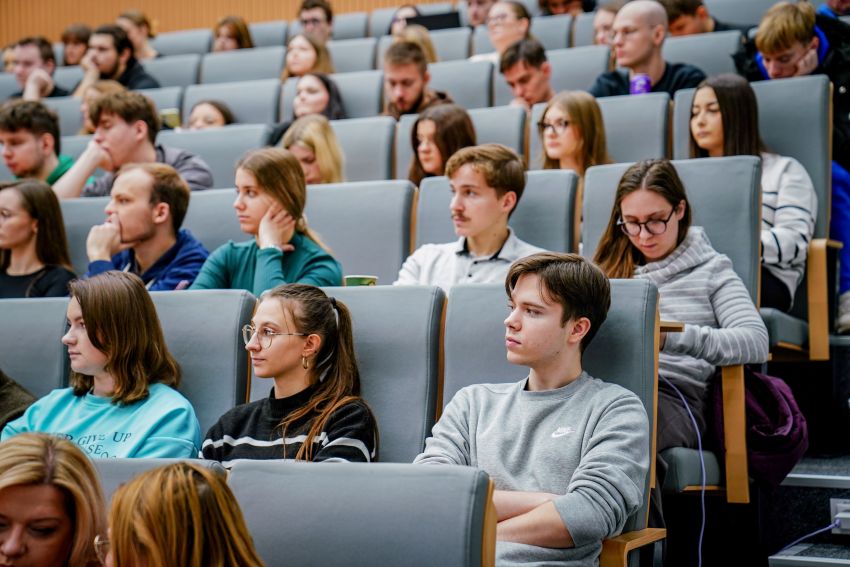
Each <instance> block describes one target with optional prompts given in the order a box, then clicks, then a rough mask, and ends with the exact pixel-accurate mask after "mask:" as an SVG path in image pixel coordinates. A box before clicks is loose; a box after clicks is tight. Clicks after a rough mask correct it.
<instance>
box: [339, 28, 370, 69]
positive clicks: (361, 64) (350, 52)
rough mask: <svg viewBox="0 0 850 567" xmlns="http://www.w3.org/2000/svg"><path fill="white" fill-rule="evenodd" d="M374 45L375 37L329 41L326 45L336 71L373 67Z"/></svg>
mask: <svg viewBox="0 0 850 567" xmlns="http://www.w3.org/2000/svg"><path fill="white" fill-rule="evenodd" d="M334 27H335V26H334ZM376 45H377V40H376V39H375V38H373V37H360V38H357V39H343V40H333V41H329V42H328V44H327V47H328V51H330V53H331V60H332V61H333V63H334V69H335V70H336V72H337V73H351V72H355V71H371V70H372V69H374V68H375V48H376Z"/></svg>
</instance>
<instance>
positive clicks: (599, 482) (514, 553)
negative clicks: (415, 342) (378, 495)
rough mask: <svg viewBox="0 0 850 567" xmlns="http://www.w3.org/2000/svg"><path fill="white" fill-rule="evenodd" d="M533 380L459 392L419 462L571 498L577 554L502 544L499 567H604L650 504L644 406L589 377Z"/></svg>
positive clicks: (566, 517) (567, 513)
mask: <svg viewBox="0 0 850 567" xmlns="http://www.w3.org/2000/svg"><path fill="white" fill-rule="evenodd" d="M526 382H527V380H522V381H520V382H516V383H511V384H479V385H475V386H469V387H467V388H464V389H462V390H461V391H459V392H458V393H457V394H456V395H455V396H454V398H452V401H451V402H450V403H449V405H448V406H446V409H445V411H444V412H443V415H442V417H441V418H440V421H439V422H438V423H437V424H436V425H435V426H434V429H433V433H432V437H429V438H428V440H427V442H426V445H425V452H424V453H422V454H421V455H419V456H418V457H416V460H415V461H414V462H415V463H426V464H453V465H467V466H473V467H478V468H480V469H483V470H484V471H486V472H487V474H489V475H490V478H492V479H493V482H494V483H495V485H496V489H497V490H521V491H532V492H549V493H552V494H561V495H563V496H560V497H558V498H557V499H555V500H554V504H555V507H556V508H557V510H558V513H559V514H560V516H561V519H562V520H563V522H564V525H565V526H566V527H567V529H568V530H569V532H570V535H571V536H572V538H573V541H574V542H575V547H573V548H570V549H552V548H545V547H537V546H534V545H525V544H518V543H510V542H502V541H500V542H498V544H497V547H496V563H497V565H499V566H514V565H517V566H518V565H523V566H529V565H560V566H567V567H579V566H581V567H590V566H593V565H596V564H597V559H598V556H599V552H600V551H601V549H602V543H601V542H602V539H604V538H607V537H611V536H613V535H616V534H618V533H620V532H621V531H622V529H623V525H624V524H625V522H626V519H627V518H628V516H629V514H631V513H632V512H634V511H635V510H636V509H637V507H638V506H639V504H640V503H641V502H642V498H643V497H644V494H643V487H644V482H645V480H646V475H647V471H648V468H649V425H648V422H647V418H646V412H645V410H644V408H643V404H642V403H641V402H640V400H639V399H638V398H637V396H635V395H634V394H633V393H631V392H629V391H628V390H626V389H624V388H622V387H620V386H617V385H615V384H610V383H605V382H602V381H601V380H597V379H595V378H591V377H590V376H588V375H587V373H582V374H581V375H580V376H579V377H578V378H577V379H576V380H574V381H573V382H571V383H570V384H567V385H566V386H563V387H561V388H558V389H556V390H547V391H542V392H530V391H526V390H525V386H526Z"/></svg>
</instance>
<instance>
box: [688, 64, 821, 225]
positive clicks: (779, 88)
mask: <svg viewBox="0 0 850 567" xmlns="http://www.w3.org/2000/svg"><path fill="white" fill-rule="evenodd" d="M752 87H753V91H755V93H756V100H757V101H758V107H759V132H760V133H761V137H762V140H764V143H765V145H766V146H767V147H768V149H769V150H770V151H772V152H776V153H778V154H780V155H785V156H791V157H793V158H795V159H796V160H797V161H799V162H800V163H801V164H802V165H803V167H805V168H806V171H807V172H808V174H809V176H810V177H811V178H812V183H813V184H814V187H815V193H816V194H817V198H818V208H817V209H818V210H817V218H816V219H815V220H816V222H815V238H825V237H826V236H827V235H828V234H829V211H830V200H831V195H832V190H831V179H832V172H831V163H830V138H831V136H832V121H831V120H830V115H831V112H830V109H831V105H832V97H831V94H830V83H829V78H828V77H827V76H826V75H811V76H808V77H795V78H791V79H782V80H781V81H760V82H755V83H752ZM693 97H694V89H685V90H681V91H678V92H677V93H676V104H675V107H674V110H673V115H674V118H673V155H674V157H676V158H677V159H685V158H687V157H688V156H689V146H688V144H689V141H690V118H691V102H692V101H693ZM790 100H793V101H794V112H788V101H790ZM799 132H806V135H805V136H800V135H799Z"/></svg>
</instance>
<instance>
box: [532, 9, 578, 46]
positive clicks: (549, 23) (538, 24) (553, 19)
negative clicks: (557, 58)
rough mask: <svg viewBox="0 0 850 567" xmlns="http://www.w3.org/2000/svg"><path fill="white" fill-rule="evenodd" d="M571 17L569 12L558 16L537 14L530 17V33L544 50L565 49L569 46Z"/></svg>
mask: <svg viewBox="0 0 850 567" xmlns="http://www.w3.org/2000/svg"><path fill="white" fill-rule="evenodd" d="M572 25H573V17H572V16H570V15H569V14H562V15H558V16H539V17H536V18H531V29H530V30H529V31H530V32H531V35H532V36H534V38H535V39H537V41H539V42H540V43H541V45H543V48H544V49H546V50H550V49H566V48H568V47H569V46H570V28H572Z"/></svg>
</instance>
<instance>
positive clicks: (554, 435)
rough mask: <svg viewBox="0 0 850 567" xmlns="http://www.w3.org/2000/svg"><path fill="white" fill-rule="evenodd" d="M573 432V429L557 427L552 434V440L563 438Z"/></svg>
mask: <svg viewBox="0 0 850 567" xmlns="http://www.w3.org/2000/svg"><path fill="white" fill-rule="evenodd" d="M573 432H575V429H573V428H572V427H559V428H558V429H556V430H555V432H554V433H552V439H557V438H558V437H563V436H564V435H569V434H570V433H573Z"/></svg>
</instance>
